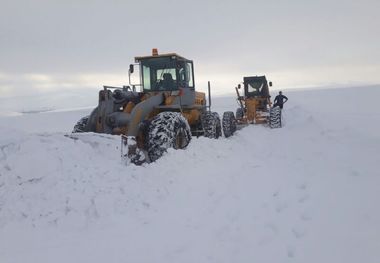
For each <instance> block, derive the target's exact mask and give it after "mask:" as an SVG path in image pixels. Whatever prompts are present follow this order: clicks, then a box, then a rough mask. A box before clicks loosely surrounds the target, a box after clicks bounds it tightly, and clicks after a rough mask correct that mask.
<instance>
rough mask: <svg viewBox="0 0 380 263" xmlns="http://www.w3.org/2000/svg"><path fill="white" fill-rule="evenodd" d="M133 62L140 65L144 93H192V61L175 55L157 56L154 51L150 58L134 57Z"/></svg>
mask: <svg viewBox="0 0 380 263" xmlns="http://www.w3.org/2000/svg"><path fill="white" fill-rule="evenodd" d="M135 61H136V63H139V64H140V74H141V82H142V83H141V85H142V87H143V91H144V92H157V91H176V90H180V89H187V90H192V91H194V70H193V68H194V67H193V61H191V60H188V59H186V58H183V57H181V56H179V55H177V54H175V53H170V54H161V55H158V52H157V50H155V49H154V50H153V54H152V56H145V57H136V58H135ZM132 68H133V67H132Z"/></svg>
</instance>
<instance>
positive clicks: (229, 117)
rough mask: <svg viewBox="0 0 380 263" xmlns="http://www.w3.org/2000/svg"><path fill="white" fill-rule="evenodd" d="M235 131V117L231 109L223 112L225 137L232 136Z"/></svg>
mask: <svg viewBox="0 0 380 263" xmlns="http://www.w3.org/2000/svg"><path fill="white" fill-rule="evenodd" d="M235 131H236V119H235V116H234V113H233V112H232V111H226V112H225V113H223V133H224V136H225V137H226V138H228V137H230V136H232V135H233V134H234V132H235Z"/></svg>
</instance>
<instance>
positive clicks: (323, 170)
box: [0, 86, 380, 263]
mask: <svg viewBox="0 0 380 263" xmlns="http://www.w3.org/2000/svg"><path fill="white" fill-rule="evenodd" d="M285 95H287V96H288V97H289V102H288V103H287V104H286V105H285V109H284V112H283V116H284V127H283V128H282V129H273V130H271V129H269V128H267V127H264V126H250V127H247V128H245V129H243V130H240V131H238V132H237V133H236V135H235V136H233V137H231V138H228V139H225V138H222V139H219V140H210V139H206V138H198V139H197V138H193V140H192V142H191V144H190V145H189V147H188V148H187V149H186V150H178V151H175V150H169V152H168V153H167V154H166V155H165V156H164V157H163V158H161V159H159V160H158V161H157V162H156V163H153V164H146V165H144V166H143V167H137V166H134V165H128V166H126V165H125V164H124V163H123V162H122V161H121V159H120V140H119V138H118V137H117V136H108V135H103V136H96V135H93V134H87V135H86V134H84V135H81V139H79V140H73V139H71V138H68V137H66V136H64V135H67V134H69V133H70V132H71V129H72V127H73V125H74V123H75V122H76V121H77V120H78V119H79V118H80V117H82V116H83V115H85V114H87V113H88V112H89V111H90V109H84V110H76V111H66V112H65V111H61V112H45V113H37V114H24V115H20V116H12V117H1V118H0V135H1V136H0V262H1V263H11V262H12V263H13V262H14V263H16V262H17V263H24V262H36V263H44V262H46V263H51V262H59V263H60V262H62V263H67V262H91V263H98V262H99V263H100V262H115V263H117V262H131V263H139V262H147V263H148V262H150V263H151V262H162V263H164V262H165V263H167V262H173V263H174V262H176V263H179V262H181V263H182V262H189V263H203V262H215V263H222V262H226V263H227V262H228V263H231V262H260V263H265V262H269V263H279V262H300V263H301V262H302V263H306V262H307V263H313V262H315V263H321V262H334V263H338V262H345V263H357V262H363V263H364V262H365V263H377V262H380V205H379V200H380V191H379V188H380V168H379V165H380V107H379V106H378V105H376V102H377V101H378V98H379V97H380V87H379V86H377V87H376V86H374V87H361V88H340V89H326V90H310V91H306V90H299V91H292V92H286V93H285ZM213 105H214V110H217V111H219V112H223V111H225V110H233V111H235V109H236V101H235V98H233V97H219V98H215V99H214V100H213Z"/></svg>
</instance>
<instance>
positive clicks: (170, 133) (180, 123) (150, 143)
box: [145, 112, 191, 162]
mask: <svg viewBox="0 0 380 263" xmlns="http://www.w3.org/2000/svg"><path fill="white" fill-rule="evenodd" d="M190 140H191V131H190V126H189V124H188V122H187V120H186V119H185V117H183V116H182V114H181V113H178V112H161V113H160V114H158V115H157V116H155V117H154V118H153V119H152V121H151V122H150V124H149V127H148V133H147V138H146V145H145V148H146V151H147V153H148V157H149V159H150V161H151V162H154V161H156V160H157V159H158V158H160V157H161V156H162V155H163V154H164V153H165V152H166V150H167V149H169V148H174V149H184V148H185V147H186V146H187V145H188V144H189V143H190Z"/></svg>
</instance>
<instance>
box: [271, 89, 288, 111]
mask: <svg viewBox="0 0 380 263" xmlns="http://www.w3.org/2000/svg"><path fill="white" fill-rule="evenodd" d="M287 101H288V97H286V96H285V95H282V91H280V92H279V93H278V95H277V96H276V98H274V105H273V107H277V106H278V107H280V108H281V109H282V108H283V107H284V104H285V102H287Z"/></svg>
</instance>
